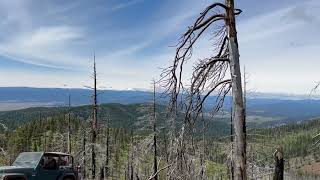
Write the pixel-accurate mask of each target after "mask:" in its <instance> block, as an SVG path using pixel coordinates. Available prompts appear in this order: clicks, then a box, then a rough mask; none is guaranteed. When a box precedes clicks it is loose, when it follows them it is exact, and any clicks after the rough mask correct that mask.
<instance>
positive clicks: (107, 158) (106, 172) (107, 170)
mask: <svg viewBox="0 0 320 180" xmlns="http://www.w3.org/2000/svg"><path fill="white" fill-rule="evenodd" d="M109 126H110V118H109V117H108V119H107V142H106V145H107V149H106V166H105V174H106V175H105V178H106V179H108V176H109V158H110V157H109V151H110V150H109V149H110V148H109V146H110V137H109V136H110V130H109V128H110V127H109Z"/></svg>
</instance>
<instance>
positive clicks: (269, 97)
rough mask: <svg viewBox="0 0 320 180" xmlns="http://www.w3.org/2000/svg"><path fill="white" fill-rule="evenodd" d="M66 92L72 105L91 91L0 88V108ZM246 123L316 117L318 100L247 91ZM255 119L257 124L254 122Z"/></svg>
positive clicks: (116, 94) (116, 95) (62, 97)
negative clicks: (249, 92) (248, 93)
mask: <svg viewBox="0 0 320 180" xmlns="http://www.w3.org/2000/svg"><path fill="white" fill-rule="evenodd" d="M98 93H99V96H98V102H99V103H100V104H104V103H120V104H136V103H145V102H151V101H152V92H150V91H139V90H101V91H99V92H98ZM68 94H70V95H71V104H72V106H79V105H87V104H90V103H91V99H92V98H91V95H92V90H89V89H64V88H29V87H0V111H8V110H15V109H23V108H28V107H40V106H41V107H52V106H55V107H56V106H66V105H67V104H68ZM160 97H161V93H157V103H158V104H163V105H165V104H166V98H160ZM215 100H216V97H215V96H210V97H209V98H208V100H207V101H206V104H205V108H206V110H207V111H209V110H210V108H211V107H213V106H214V105H215ZM230 105H231V98H230V97H226V100H225V105H224V109H225V110H226V114H228V110H230ZM247 111H248V122H249V123H250V122H255V123H254V124H263V125H264V126H265V125H274V124H282V123H288V122H299V121H302V120H306V119H312V118H317V117H320V100H319V99H317V98H314V99H310V98H309V97H308V96H302V95H300V96H297V95H288V94H267V93H254V94H250V95H249V98H248V100H247ZM257 122H258V123H257Z"/></svg>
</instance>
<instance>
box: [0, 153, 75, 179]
mask: <svg viewBox="0 0 320 180" xmlns="http://www.w3.org/2000/svg"><path fill="white" fill-rule="evenodd" d="M0 180H78V178H77V172H76V171H75V170H74V167H73V157H72V156H71V155H69V154H65V153H59V152H23V153H20V154H19V156H18V157H17V158H16V160H15V161H14V162H13V164H12V166H3V167H0Z"/></svg>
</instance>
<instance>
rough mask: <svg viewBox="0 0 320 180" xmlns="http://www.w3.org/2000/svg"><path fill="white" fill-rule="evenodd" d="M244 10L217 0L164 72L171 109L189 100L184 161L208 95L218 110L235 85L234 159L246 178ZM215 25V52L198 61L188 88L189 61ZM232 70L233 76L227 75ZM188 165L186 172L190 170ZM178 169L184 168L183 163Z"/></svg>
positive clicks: (182, 41)
mask: <svg viewBox="0 0 320 180" xmlns="http://www.w3.org/2000/svg"><path fill="white" fill-rule="evenodd" d="M220 11H223V13H217V12H220ZM240 13H241V10H240V9H235V8H234V2H233V0H226V3H225V4H222V3H214V4H212V5H210V6H208V7H207V8H206V9H205V10H204V11H203V12H202V13H201V14H200V16H199V17H198V18H197V19H196V21H195V22H194V24H193V25H192V26H191V27H189V29H188V30H187V31H186V32H185V33H184V34H183V35H182V37H181V39H180V41H179V43H178V45H177V50H176V55H175V58H174V61H173V65H172V66H170V67H168V68H167V69H165V70H164V71H163V73H162V83H163V86H164V87H165V88H166V92H165V93H167V94H169V96H170V107H171V108H170V110H171V112H172V113H176V110H177V109H178V107H179V104H180V103H179V102H178V101H179V100H178V99H179V98H181V99H182V100H183V101H186V103H185V104H184V105H182V106H180V108H181V107H183V110H184V111H185V117H184V119H185V123H184V125H183V127H182V130H181V132H180V135H179V136H180V138H179V146H180V147H179V150H178V153H177V156H176V158H177V159H180V160H182V159H185V158H186V157H185V153H186V150H187V147H186V144H187V143H185V142H184V141H185V140H186V139H185V138H187V136H188V135H191V134H192V131H193V127H194V123H195V122H196V120H197V119H198V118H199V115H200V114H201V112H202V109H203V106H204V102H205V101H206V99H207V98H208V96H209V95H212V94H214V93H216V95H217V103H216V106H215V107H214V108H213V111H214V112H217V111H218V110H219V109H220V108H221V107H222V105H223V102H224V98H225V96H226V95H227V94H228V93H229V91H230V90H231V87H232V99H233V108H232V116H233V129H234V143H235V146H234V151H233V158H232V159H233V166H234V179H246V147H245V146H246V135H245V129H246V127H245V119H244V104H243V94H242V86H241V73H240V63H239V51H238V41H237V32H236V23H235V15H239V14H240ZM214 25H215V26H214ZM212 27H214V28H215V31H214V34H213V37H212V38H213V39H214V40H215V43H214V44H213V46H214V47H213V49H214V50H215V52H214V55H212V56H211V57H208V58H204V59H202V60H199V61H198V62H197V63H196V65H195V67H194V69H193V73H192V76H191V82H190V84H189V86H188V87H187V86H186V83H185V82H184V81H183V79H182V77H183V75H184V67H185V64H186V62H187V61H188V60H190V59H191V57H192V49H193V47H195V44H196V42H197V41H199V38H200V37H202V36H204V34H205V33H206V31H209V30H210V28H212ZM228 70H229V71H230V76H229V75H228V74H227V71H228ZM228 77H229V78H228ZM184 94H187V95H186V97H184ZM185 165H186V164H185ZM187 166H188V165H186V166H185V168H186V169H184V170H183V171H186V170H187V169H188V167H187ZM178 168H183V165H180V167H178ZM180 173H181V172H180Z"/></svg>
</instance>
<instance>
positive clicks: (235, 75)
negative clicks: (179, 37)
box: [226, 0, 247, 180]
mask: <svg viewBox="0 0 320 180" xmlns="http://www.w3.org/2000/svg"><path fill="white" fill-rule="evenodd" d="M226 5H227V7H228V8H227V27H228V38H229V41H228V43H229V44H228V47H229V59H230V72H231V86H232V100H233V112H232V114H233V124H234V139H235V141H234V142H235V147H234V156H233V160H234V163H233V165H234V178H235V179H236V180H238V179H241V180H243V179H247V176H246V133H245V132H246V124H245V114H244V105H243V94H242V87H241V73H240V62H239V50H238V40H237V30H236V23H235V15H234V1H233V0H226Z"/></svg>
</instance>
